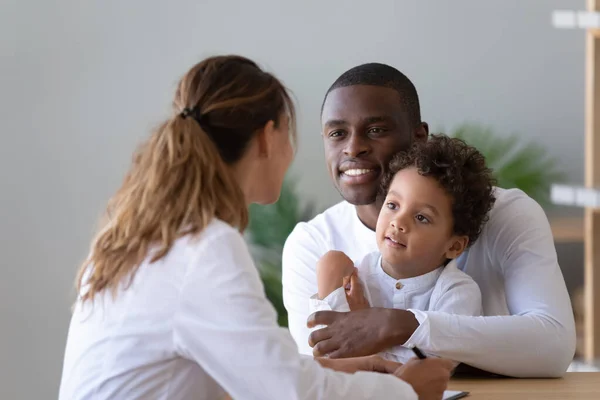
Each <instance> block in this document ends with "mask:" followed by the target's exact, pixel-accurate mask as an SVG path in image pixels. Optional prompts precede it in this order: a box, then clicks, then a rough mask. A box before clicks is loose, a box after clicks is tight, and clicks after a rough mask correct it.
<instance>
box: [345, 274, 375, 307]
mask: <svg viewBox="0 0 600 400" xmlns="http://www.w3.org/2000/svg"><path fill="white" fill-rule="evenodd" d="M344 290H345V291H346V300H347V301H348V305H349V306H350V310H351V311H356V310H363V309H365V308H370V307H371V306H370V305H369V302H368V301H367V299H366V297H365V292H364V291H363V287H362V284H361V283H360V281H359V280H358V270H357V269H356V268H354V273H353V274H352V275H350V276H346V277H344Z"/></svg>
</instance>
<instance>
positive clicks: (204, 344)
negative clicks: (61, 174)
mask: <svg viewBox="0 0 600 400" xmlns="http://www.w3.org/2000/svg"><path fill="white" fill-rule="evenodd" d="M173 106H174V112H173V115H172V116H171V118H170V119H168V120H167V121H165V122H164V123H163V124H162V125H160V127H159V128H158V129H157V130H156V131H155V132H154V133H153V134H152V135H151V136H150V138H149V139H148V140H147V141H146V142H145V143H144V145H143V146H141V147H140V148H139V149H138V151H137V152H136V154H135V156H134V159H133V165H132V166H131V169H130V171H129V172H128V174H127V176H126V177H125V179H124V181H123V184H122V186H121V187H120V188H119V190H118V191H117V193H116V194H115V196H114V197H113V198H112V199H111V201H110V202H109V204H108V208H107V213H106V214H107V215H106V218H105V221H104V223H103V226H102V227H101V229H100V231H99V232H98V234H97V236H96V237H95V238H94V240H93V241H92V244H91V249H90V252H89V257H88V258H87V259H86V260H85V262H84V263H83V264H82V266H81V268H80V271H79V274H78V277H77V281H76V283H77V292H78V298H77V301H76V303H75V306H74V312H73V316H72V320H71V325H70V328H69V335H68V340H67V346H66V350H65V357H64V365H63V373H62V381H61V386H60V395H59V397H60V399H61V400H67V399H69V400H79V399H94V400H101V399H128V400H130V399H131V400H134V399H174V400H178V399H219V398H223V397H224V396H225V394H226V393H228V394H229V395H230V396H231V397H233V398H235V399H238V398H239V399H321V398H322V399H336V398H340V399H341V398H343V399H346V400H349V399H362V398H386V397H389V398H395V399H413V398H416V393H419V394H423V395H425V394H429V395H431V396H432V397H431V398H441V393H442V391H443V389H444V388H445V386H446V384H447V380H448V376H449V369H450V367H451V363H449V362H446V360H433V359H431V360H429V359H428V360H421V361H417V360H414V361H412V362H410V363H408V364H406V365H404V366H400V365H399V364H395V363H390V362H388V361H384V360H382V359H380V358H377V357H363V358H356V359H345V360H330V359H318V360H313V359H310V358H303V357H302V356H300V355H299V354H298V351H297V348H296V345H295V342H294V341H293V339H292V337H291V336H290V334H289V332H288V331H287V330H286V329H282V328H279V327H278V326H277V322H276V314H275V311H274V309H273V307H272V306H271V304H270V303H269V302H268V300H267V299H266V297H265V294H264V289H263V286H262V282H261V280H260V277H259V274H258V271H257V270H256V268H255V267H254V265H253V262H252V260H251V258H250V255H249V252H248V249H247V247H246V244H245V242H244V240H243V237H242V232H243V230H244V228H245V227H246V224H247V222H248V205H249V204H251V203H260V204H269V203H273V202H275V201H276V200H277V199H278V197H279V192H280V189H281V185H282V182H283V179H284V176H285V173H286V171H287V169H288V167H289V165H290V163H291V161H292V159H293V155H294V146H295V141H296V133H295V112H294V104H293V102H292V101H291V99H290V96H289V94H288V92H287V91H286V89H285V87H284V86H283V85H282V84H281V82H279V81H278V80H277V79H276V78H275V77H274V76H273V75H271V74H269V73H266V72H264V71H263V70H261V69H260V68H259V67H258V66H257V65H256V64H255V63H254V62H252V61H251V60H248V59H246V58H243V57H238V56H220V57H213V58H209V59H206V60H204V61H202V62H200V63H199V64H197V65H196V66H194V67H193V68H192V69H191V70H190V71H189V72H188V73H187V74H186V75H185V76H184V77H183V78H182V80H181V81H180V83H179V86H178V89H177V92H176V95H175V100H174V104H173ZM324 367H325V368H324ZM335 369H337V370H340V371H343V372H346V373H342V372H337V371H334V370H335ZM360 370H368V371H376V372H380V373H374V372H362V371H361V372H359V371H360ZM350 373H351V374H350ZM399 378H400V379H399Z"/></svg>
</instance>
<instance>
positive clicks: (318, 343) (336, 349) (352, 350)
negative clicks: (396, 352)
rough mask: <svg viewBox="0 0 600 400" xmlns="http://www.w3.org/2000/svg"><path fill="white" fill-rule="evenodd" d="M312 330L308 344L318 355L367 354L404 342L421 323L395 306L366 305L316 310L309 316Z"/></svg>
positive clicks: (337, 356)
mask: <svg viewBox="0 0 600 400" xmlns="http://www.w3.org/2000/svg"><path fill="white" fill-rule="evenodd" d="M307 325H308V327H309V328H313V327H315V326H317V325H327V326H326V327H324V328H322V329H317V330H315V331H313V332H312V333H311V334H310V336H309V338H308V343H309V345H310V346H311V347H312V348H313V355H314V356H315V357H323V356H325V355H328V356H329V358H347V357H360V356H368V355H371V354H376V353H379V352H380V351H382V350H384V349H387V348H388V347H392V346H396V345H402V344H404V343H405V342H406V341H407V340H408V339H409V338H410V336H411V335H412V334H413V332H414V331H415V329H417V327H418V326H419V322H418V321H417V319H416V318H415V316H414V314H413V313H411V312H410V311H405V310H398V309H393V308H367V309H364V310H358V311H350V312H336V311H317V312H316V313H314V314H312V315H310V316H309V317H308V323H307Z"/></svg>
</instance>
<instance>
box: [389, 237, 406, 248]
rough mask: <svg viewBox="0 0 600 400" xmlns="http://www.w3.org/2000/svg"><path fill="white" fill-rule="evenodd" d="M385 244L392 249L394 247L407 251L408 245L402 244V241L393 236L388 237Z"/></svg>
mask: <svg viewBox="0 0 600 400" xmlns="http://www.w3.org/2000/svg"><path fill="white" fill-rule="evenodd" d="M385 242H386V244H387V245H388V246H390V247H394V248H398V249H405V248H406V244H405V243H402V241H400V240H398V239H396V238H394V237H392V236H386V237H385Z"/></svg>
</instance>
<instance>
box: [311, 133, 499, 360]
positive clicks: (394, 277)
mask: <svg viewBox="0 0 600 400" xmlns="http://www.w3.org/2000/svg"><path fill="white" fill-rule="evenodd" d="M493 184H494V181H493V179H492V175H491V170H490V169H488V168H487V167H486V165H485V159H484V157H483V155H482V154H481V153H479V152H478V151H477V149H475V148H473V147H471V146H468V145H467V144H466V143H464V142H463V141H461V140H459V139H456V138H449V137H447V136H444V135H432V136H430V138H429V140H428V141H427V142H424V143H419V144H417V145H415V146H414V147H413V148H412V149H411V150H410V151H409V152H405V153H401V154H399V155H398V156H396V157H395V158H394V160H393V161H392V162H391V165H390V172H389V175H388V176H387V177H386V178H385V179H384V180H383V184H382V197H384V200H383V206H382V209H381V212H380V214H379V218H378V220H377V227H376V230H375V234H376V238H377V246H378V248H379V251H378V252H375V253H371V254H368V255H367V256H366V257H365V258H364V259H363V260H362V261H360V262H359V263H358V264H357V266H356V267H355V266H354V263H353V261H352V260H351V259H350V258H349V257H347V256H346V255H345V254H344V253H342V252H337V251H330V252H328V253H326V254H325V255H324V256H323V257H322V258H321V259H320V260H319V262H318V264H317V286H318V293H317V294H315V295H314V296H312V297H311V299H310V307H311V312H314V311H318V310H335V311H350V310H356V309H360V308H365V307H386V308H401V309H406V310H424V311H425V310H426V311H443V312H446V313H452V314H460V315H475V316H476V315H481V312H482V305H481V292H480V291H479V287H478V286H477V284H476V283H475V281H473V279H472V278H471V277H469V276H468V275H467V274H465V273H464V272H462V271H460V270H459V269H458V268H457V267H456V262H455V260H456V258H457V257H458V256H460V255H461V254H462V253H463V251H464V250H465V249H466V248H467V247H468V246H470V245H471V244H473V243H474V242H475V240H477V237H478V236H479V234H480V233H481V229H482V227H483V224H484V223H485V221H486V220H487V215H488V212H489V210H490V209H491V207H492V205H493V203H494V200H495V199H494V195H493ZM411 339H412V338H411ZM411 339H409V341H408V342H407V343H405V346H406V347H405V346H397V347H394V348H390V349H388V350H386V351H385V352H384V354H382V355H383V356H384V357H385V358H388V359H392V360H394V361H399V362H406V361H407V360H408V359H410V358H412V357H414V354H413V353H412V351H411V350H410V349H409V347H410V343H411ZM448 340H451V338H448Z"/></svg>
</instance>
